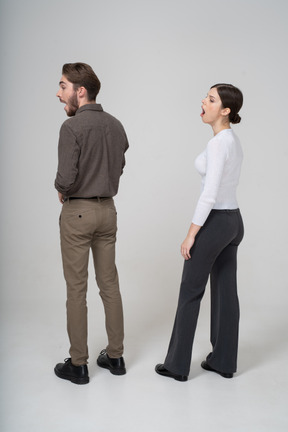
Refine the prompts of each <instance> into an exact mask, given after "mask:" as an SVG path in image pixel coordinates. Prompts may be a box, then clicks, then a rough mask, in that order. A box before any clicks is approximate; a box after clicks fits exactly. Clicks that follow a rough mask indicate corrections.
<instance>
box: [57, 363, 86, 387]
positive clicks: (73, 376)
mask: <svg viewBox="0 0 288 432" xmlns="http://www.w3.org/2000/svg"><path fill="white" fill-rule="evenodd" d="M54 372H55V374H56V375H57V376H58V377H59V378H62V379H66V380H69V381H71V382H72V383H74V384H88V383H89V376H88V368H87V365H86V364H85V365H81V366H74V365H73V364H72V363H71V358H66V359H65V360H64V363H58V364H57V365H56V366H55V368H54Z"/></svg>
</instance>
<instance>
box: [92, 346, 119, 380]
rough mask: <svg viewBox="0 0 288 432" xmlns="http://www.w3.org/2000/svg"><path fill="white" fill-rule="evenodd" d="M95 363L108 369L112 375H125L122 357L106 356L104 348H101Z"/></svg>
mask: <svg viewBox="0 0 288 432" xmlns="http://www.w3.org/2000/svg"><path fill="white" fill-rule="evenodd" d="M97 365H98V366H100V367H102V368H104V369H109V370H110V372H111V373H112V374H113V375H125V374H126V368H125V362H124V359H123V357H119V358H111V357H109V356H108V354H107V352H106V350H105V349H104V350H102V351H101V352H100V354H99V357H98V359H97Z"/></svg>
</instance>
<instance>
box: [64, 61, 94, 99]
mask: <svg viewBox="0 0 288 432" xmlns="http://www.w3.org/2000/svg"><path fill="white" fill-rule="evenodd" d="M62 75H65V77H66V78H67V79H68V81H70V82H71V83H72V84H74V90H76V89H77V88H79V87H81V86H83V87H85V89H86V90H87V95H88V100H89V101H94V100H95V99H96V96H97V94H98V93H99V90H100V87H101V83H100V81H99V79H98V78H97V76H96V74H95V72H94V71H93V69H92V68H91V66H89V65H88V64H86V63H66V64H64V66H63V68H62Z"/></svg>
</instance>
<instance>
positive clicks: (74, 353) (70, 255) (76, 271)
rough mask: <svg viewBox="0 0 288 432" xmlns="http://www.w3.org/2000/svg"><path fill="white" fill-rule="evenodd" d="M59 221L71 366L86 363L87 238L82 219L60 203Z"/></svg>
mask: <svg viewBox="0 0 288 432" xmlns="http://www.w3.org/2000/svg"><path fill="white" fill-rule="evenodd" d="M64 205H65V206H66V208H65V209H64V208H63V210H62V214H61V222H60V238H61V253H62V261H63V271H64V277H65V280H66V285H67V301H66V309H67V331H68V336H69V340H70V350H69V352H70V356H71V360H72V363H73V364H74V365H75V366H78V365H83V364H87V360H88V346H87V302H86V293H87V279H88V260H89V248H90V242H91V239H90V238H89V236H87V235H86V234H83V233H82V234H81V228H82V225H83V223H82V220H81V219H80V218H79V216H78V215H74V214H72V215H71V214H69V208H68V206H69V203H68V202H67V203H65V204H64Z"/></svg>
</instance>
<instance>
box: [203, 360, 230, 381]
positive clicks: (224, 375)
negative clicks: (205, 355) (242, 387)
mask: <svg viewBox="0 0 288 432" xmlns="http://www.w3.org/2000/svg"><path fill="white" fill-rule="evenodd" d="M201 367H202V368H203V369H205V370H207V371H210V372H215V373H217V374H219V375H221V376H222V377H223V378H233V373H225V372H219V371H217V370H215V369H213V368H212V367H211V366H209V365H208V363H207V362H206V361H203V362H202V363H201Z"/></svg>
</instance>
